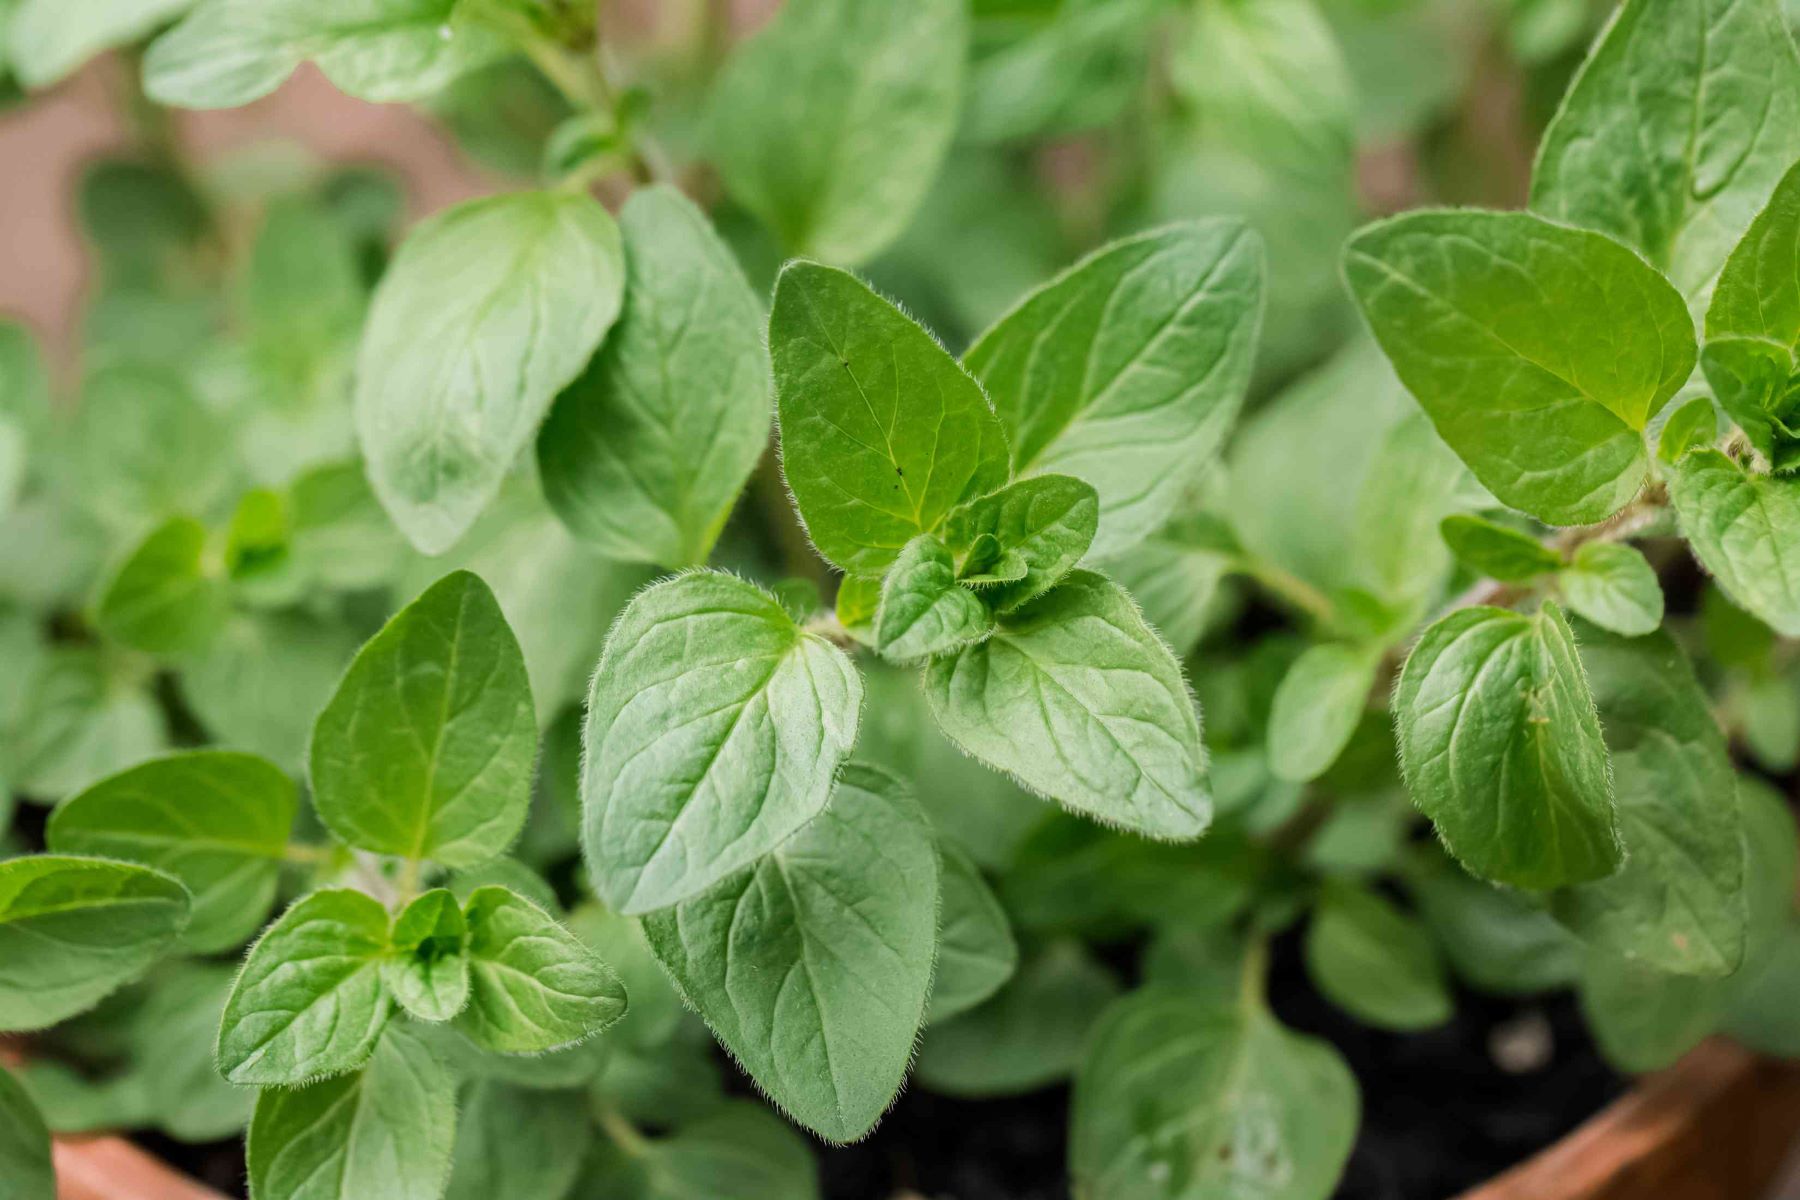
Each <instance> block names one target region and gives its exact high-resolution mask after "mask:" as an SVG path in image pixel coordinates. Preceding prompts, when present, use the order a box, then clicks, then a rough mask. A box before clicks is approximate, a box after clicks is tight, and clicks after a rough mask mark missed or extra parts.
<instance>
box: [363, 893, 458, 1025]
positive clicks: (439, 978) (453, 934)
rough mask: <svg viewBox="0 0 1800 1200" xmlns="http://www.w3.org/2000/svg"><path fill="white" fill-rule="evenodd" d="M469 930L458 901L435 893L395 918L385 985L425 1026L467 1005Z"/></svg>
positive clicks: (418, 898) (383, 971) (417, 899)
mask: <svg viewBox="0 0 1800 1200" xmlns="http://www.w3.org/2000/svg"><path fill="white" fill-rule="evenodd" d="M468 942H469V928H468V922H466V921H465V920H464V919H463V910H462V906H461V904H460V903H458V901H457V899H456V896H455V894H454V893H452V892H451V891H450V890H449V889H448V888H432V889H431V890H430V891H428V892H423V893H421V894H420V895H418V896H415V897H413V899H412V902H411V903H409V904H408V905H407V906H406V907H405V908H403V909H401V910H400V915H399V916H397V917H395V918H394V928H393V929H392V931H391V932H390V933H389V934H388V947H389V950H388V955H387V957H385V958H383V959H382V960H381V982H382V985H383V986H384V987H386V988H387V990H388V992H389V993H390V994H391V995H392V996H393V997H394V1000H395V1002H397V1003H398V1004H399V1005H400V1007H401V1008H404V1009H405V1010H406V1011H407V1012H409V1013H411V1014H412V1015H413V1016H415V1017H417V1018H419V1020H421V1021H448V1020H449V1019H450V1018H451V1017H454V1016H455V1015H456V1014H457V1013H459V1012H461V1011H462V1007H463V1005H464V1004H467V1003H468V1001H469V955H468Z"/></svg>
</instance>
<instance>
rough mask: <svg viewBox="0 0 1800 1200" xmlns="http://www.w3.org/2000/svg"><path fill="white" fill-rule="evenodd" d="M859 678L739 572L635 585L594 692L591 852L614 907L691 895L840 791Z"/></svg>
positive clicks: (586, 808) (589, 735)
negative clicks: (836, 784) (639, 588)
mask: <svg viewBox="0 0 1800 1200" xmlns="http://www.w3.org/2000/svg"><path fill="white" fill-rule="evenodd" d="M861 710H862V680H861V679H860V678H859V677H858V675H857V673H856V669H855V668H854V667H853V666H852V665H851V664H850V660H849V659H847V658H846V657H845V656H844V655H843V653H842V652H841V651H839V650H838V649H837V648H835V647H834V646H832V645H831V644H830V643H828V642H826V641H824V640H823V639H821V638H818V637H815V636H814V635H812V634H809V633H805V632H803V631H802V630H801V629H800V628H799V627H798V626H797V625H795V624H794V620H793V618H792V617H790V616H789V615H788V614H787V612H786V610H785V609H783V608H782V607H781V605H780V604H779V603H777V602H776V601H775V599H774V598H773V597H771V596H770V595H769V594H768V593H766V592H764V591H762V590H761V589H759V588H756V587H754V586H752V585H750V584H748V583H745V582H743V581H742V580H740V579H736V578H733V577H732V576H730V575H725V574H720V573H716V572H701V573H696V574H691V575H682V576H679V577H677V578H675V579H671V580H668V581H666V582H664V583H659V584H657V585H656V586H654V587H652V588H650V589H648V590H646V591H644V592H641V593H639V594H638V597H637V598H636V599H635V600H633V601H632V602H631V606H630V607H629V608H628V609H626V610H625V613H624V615H623V616H621V617H620V618H619V621H618V624H617V625H615V626H614V628H613V631H612V635H611V636H610V637H609V638H608V639H607V642H606V653H605V654H604V655H603V656H602V658H601V660H600V668H599V670H598V671H596V672H595V674H594V686H593V691H592V693H591V695H590V696H589V697H588V714H587V727H586V732H585V734H584V741H583V744H584V746H585V754H584V758H583V763H582V779H581V795H582V807H583V812H584V817H583V833H584V847H585V850H586V855H587V861H588V868H589V871H590V872H591V875H592V878H593V882H594V888H595V890H596V891H597V892H598V893H599V895H600V898H601V900H603V901H605V903H606V904H607V906H608V907H610V908H613V909H615V910H616V911H620V912H626V913H641V912H648V911H650V910H651V909H656V908H664V907H667V906H668V905H670V904H674V903H677V902H678V901H681V900H685V899H687V898H688V897H690V896H693V895H695V894H697V893H699V892H701V891H704V890H705V889H706V888H708V887H710V886H712V885H713V884H714V883H716V882H718V881H719V880H720V879H723V878H724V877H725V876H727V875H729V874H731V873H732V872H733V871H736V870H737V869H738V868H740V867H743V866H745V865H747V864H749V863H751V862H753V861H755V860H756V859H757V858H759V857H761V856H762V855H764V854H766V853H768V852H769V851H770V850H773V849H774V848H775V847H776V846H778V845H780V844H781V843H782V842H783V841H785V840H786V839H787V838H788V836H789V835H791V834H792V833H794V831H795V830H797V829H799V828H800V827H801V826H802V825H805V824H806V823H807V821H808V820H810V819H811V818H812V817H813V816H814V815H815V814H816V813H818V812H819V810H820V809H822V808H824V807H825V802H826V800H827V799H828V798H829V797H830V795H831V784H832V780H833V779H834V778H835V777H836V774H837V769H838V766H839V765H840V764H841V763H842V762H843V761H844V758H845V757H846V756H847V755H848V754H849V752H850V747H851V745H852V744H853V743H854V742H855V741H856V730H857V725H858V722H859V720H860V718H861Z"/></svg>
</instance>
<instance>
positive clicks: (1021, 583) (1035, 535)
mask: <svg viewBox="0 0 1800 1200" xmlns="http://www.w3.org/2000/svg"><path fill="white" fill-rule="evenodd" d="M1099 521H1100V497H1099V495H1098V494H1097V493H1096V492H1095V491H1094V489H1093V487H1092V485H1090V484H1088V483H1086V482H1084V481H1083V480H1080V479H1074V478H1071V477H1070V476H1068V475H1039V476H1036V477H1034V478H1032V479H1021V480H1020V481H1019V482H1017V483H1015V484H1012V485H1011V486H1009V487H1004V488H1001V489H1000V490H999V491H997V492H995V493H994V494H993V495H991V496H983V497H982V498H981V499H979V500H974V501H971V502H970V503H968V504H966V505H964V506H963V507H962V508H959V509H957V510H956V511H955V512H953V513H951V514H950V517H949V519H948V520H947V521H946V522H945V523H944V537H945V539H946V540H947V541H948V542H949V544H950V547H951V549H953V550H955V551H957V552H958V553H961V554H963V555H964V556H965V567H964V569H965V571H966V570H967V558H968V556H969V551H970V548H971V547H973V546H974V545H976V543H977V541H978V539H981V538H984V537H986V538H992V539H993V549H994V550H995V551H997V552H998V554H999V555H1000V556H1001V557H1005V556H1007V555H1011V556H1013V557H1015V558H1016V559H1017V560H1018V561H1019V562H1020V563H1021V564H1022V565H1023V566H1024V568H1025V574H1024V575H1023V576H1021V577H1020V578H1018V579H1016V580H1010V581H1006V582H1001V583H996V584H993V585H992V586H990V587H988V588H986V589H984V590H983V592H982V599H984V600H985V601H987V603H988V605H989V606H990V607H992V608H993V609H994V610H995V611H997V612H1010V611H1012V610H1013V609H1015V608H1017V607H1019V605H1021V604H1024V603H1025V602H1026V601H1027V600H1032V599H1035V598H1037V597H1038V596H1041V595H1042V594H1043V593H1045V592H1047V591H1049V590H1050V589H1051V588H1052V587H1055V586H1056V584H1057V583H1058V582H1059V581H1060V580H1061V579H1062V577H1063V576H1064V575H1067V574H1068V573H1069V572H1070V571H1072V570H1074V569H1075V564H1076V563H1078V562H1080V561H1081V559H1082V556H1083V555H1085V554H1086V553H1087V552H1088V547H1089V546H1091V545H1092V544H1093V541H1094V531H1095V530H1096V529H1097V528H1098V527H1099Z"/></svg>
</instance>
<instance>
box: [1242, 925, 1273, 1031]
mask: <svg viewBox="0 0 1800 1200" xmlns="http://www.w3.org/2000/svg"><path fill="white" fill-rule="evenodd" d="M1268 984H1269V939H1268V938H1267V937H1265V936H1263V935H1261V934H1257V935H1254V936H1252V937H1251V939H1250V945H1249V947H1248V948H1247V949H1246V950H1245V951H1244V973H1243V974H1242V975H1241V976H1239V977H1238V1004H1239V1005H1240V1006H1241V1007H1242V1008H1243V1009H1244V1010H1245V1011H1246V1012H1251V1011H1257V1010H1260V1009H1262V1008H1263V1007H1265V1006H1266V1005H1267V1004H1268Z"/></svg>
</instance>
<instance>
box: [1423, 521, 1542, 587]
mask: <svg viewBox="0 0 1800 1200" xmlns="http://www.w3.org/2000/svg"><path fill="white" fill-rule="evenodd" d="M1439 529H1440V530H1441V531H1442V532H1443V535H1444V544H1445V545H1447V546H1449V547H1450V553H1452V554H1454V555H1456V561H1458V562H1460V563H1461V564H1462V565H1463V566H1465V567H1467V568H1469V570H1471V571H1474V572H1476V573H1478V574H1481V575H1486V576H1487V577H1488V578H1489V579H1497V580H1499V581H1500V582H1501V583H1523V582H1525V581H1526V580H1528V579H1534V578H1536V577H1537V576H1539V575H1542V574H1544V573H1546V572H1549V571H1560V570H1561V569H1562V565H1563V561H1562V558H1561V557H1560V556H1559V555H1558V554H1557V553H1556V551H1554V550H1552V549H1550V548H1549V547H1548V546H1546V545H1544V544H1543V543H1542V542H1540V541H1538V540H1537V539H1536V538H1534V537H1532V536H1531V535H1530V534H1528V533H1521V532H1520V531H1519V530H1517V529H1510V528H1508V527H1507V526H1505V525H1500V524H1497V523H1495V522H1493V521H1490V520H1488V519H1487V518H1485V517H1472V516H1468V515H1466V514H1463V513H1456V514H1454V515H1452V516H1448V517H1445V518H1444V521H1443V524H1442V525H1440V526H1439Z"/></svg>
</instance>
